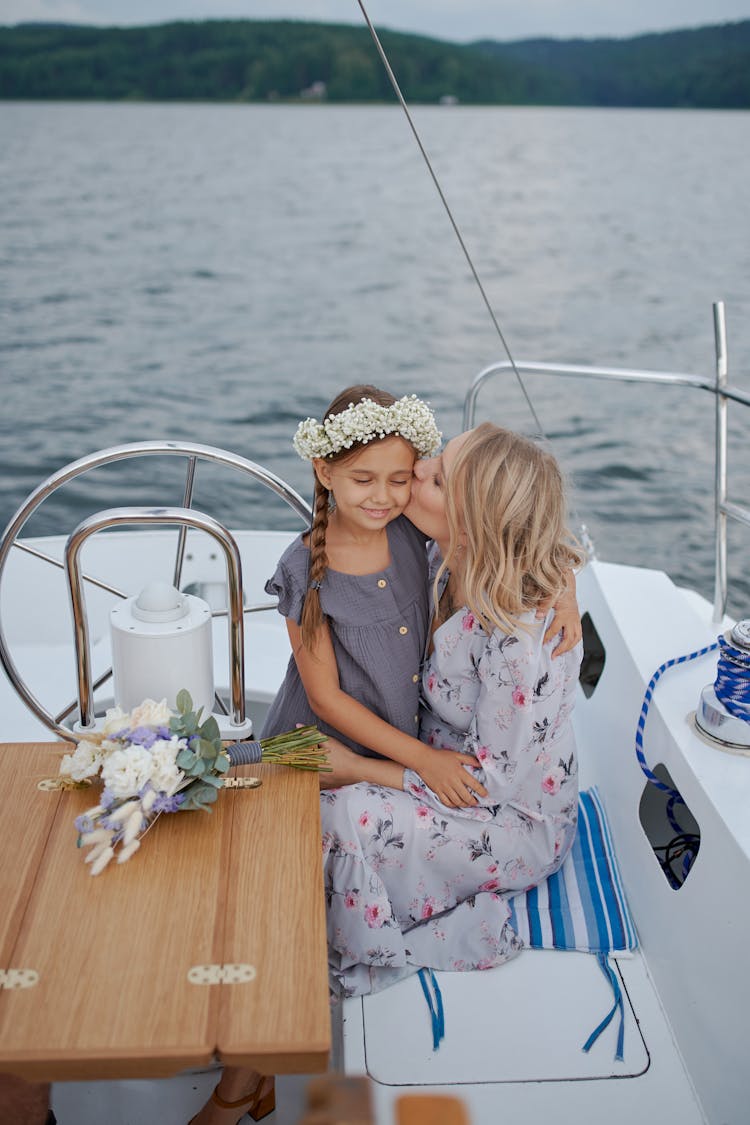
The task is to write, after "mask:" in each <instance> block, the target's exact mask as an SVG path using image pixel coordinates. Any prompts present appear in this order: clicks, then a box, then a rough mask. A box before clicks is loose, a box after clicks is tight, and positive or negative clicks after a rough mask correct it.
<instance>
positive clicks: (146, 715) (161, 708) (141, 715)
mask: <svg viewBox="0 0 750 1125" xmlns="http://www.w3.org/2000/svg"><path fill="white" fill-rule="evenodd" d="M171 717H172V712H171V711H170V710H169V708H168V707H167V701H166V699H162V700H161V702H160V703H156V702H155V701H154V700H153V699H144V701H143V703H141V705H140V706H139V707H136V708H135V710H134V711H133V712H132V713H131V716H130V727H131V730H132V729H134V728H135V727H166V726H169V720H170V718H171Z"/></svg>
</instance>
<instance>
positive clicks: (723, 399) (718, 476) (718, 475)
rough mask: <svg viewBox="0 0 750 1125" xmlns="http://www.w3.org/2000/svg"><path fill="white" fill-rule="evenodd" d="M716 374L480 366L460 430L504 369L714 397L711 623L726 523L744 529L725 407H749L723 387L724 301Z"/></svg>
mask: <svg viewBox="0 0 750 1125" xmlns="http://www.w3.org/2000/svg"><path fill="white" fill-rule="evenodd" d="M713 313H714V344H715V351H716V374H715V377H714V378H713V379H707V378H703V377H701V376H699V375H687V374H684V373H682V372H675V371H649V370H638V369H635V368H625V367H597V366H588V365H585V364H565V363H532V362H526V361H523V360H516V361H515V363H511V362H510V361H508V360H503V361H502V362H499V363H493V364H491V365H490V366H489V367H485V368H484V370H482V371H480V372H479V374H478V375H477V376H476V377H475V378H474V380H473V382H472V384H471V386H470V387H469V390H468V391H467V393H466V397H465V399H464V412H463V429H465V430H468V429H471V427H472V426H473V425H474V424H475V418H476V404H477V397H478V395H479V392H480V390H481V389H482V387H483V386H484V385H485V383H487V382H488V380H490V379H492V378H494V377H495V376H496V375H503V374H507V373H508V372H509V371H512V372H514V373H515V372H517V373H518V374H519V375H555V376H575V377H582V378H586V379H598V380H603V381H605V382H619V383H623V382H625V383H662V384H664V383H669V384H671V385H673V386H681V387H692V388H694V389H696V390H700V391H707V392H708V393H709V394H712V395H713V396H714V397H715V414H716V425H715V438H714V512H715V533H714V539H715V544H714V608H713V620H714V622H716V623H717V624H718V623H719V622H721V620H722V619H723V617H724V613H725V611H726V605H727V519H733V520H735V521H736V522H738V523H742V524H744V525H745V526H746V527H750V508H748V507H747V506H746V505H744V504H738V503H735V502H733V501H731V500H730V499H729V497H728V494H727V404H728V402H729V401H732V402H736V403H739V404H740V405H741V406H750V394H748V393H747V392H746V391H742V390H740V389H739V388H737V387H730V386H729V374H728V372H729V363H728V355H727V334H726V321H725V316H724V302H723V301H717V302H716V303H715V304H714V306H713Z"/></svg>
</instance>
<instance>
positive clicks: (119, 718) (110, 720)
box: [102, 707, 128, 734]
mask: <svg viewBox="0 0 750 1125" xmlns="http://www.w3.org/2000/svg"><path fill="white" fill-rule="evenodd" d="M127 725H128V715H127V712H126V711H123V709H122V707H110V708H109V710H108V711H107V713H106V715H105V716H104V725H103V726H102V731H103V733H104V734H115V733H116V732H117V731H118V730H122V729H123V727H126V726H127Z"/></svg>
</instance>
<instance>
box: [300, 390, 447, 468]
mask: <svg viewBox="0 0 750 1125" xmlns="http://www.w3.org/2000/svg"><path fill="white" fill-rule="evenodd" d="M389 434H397V435H398V436H399V437H402V438H403V439H404V441H408V442H409V444H410V445H413V446H414V448H415V449H416V451H417V453H418V454H419V456H420V457H431V456H432V455H433V454H435V453H437V451H438V449H439V448H440V439H441V438H442V436H443V435H442V434H441V432H440V430H439V429H438V428H437V426H436V425H435V416H434V414H433V413H432V411H431V410H430V408H429V406H428V405H427V403H426V402H422V400H421V399H419V398H417V396H416V395H404V397H403V398H400V399H398V401H397V402H394V403H393V404H392V406H379V405H378V403H376V402H373V401H372V399H370V398H365V399H363V400H362V402H357V403H353V402H351V403H349V405H348V406H347V408H346V410H342V411H341V413H340V414H329V415H328V417H327V418H324V419H323V423H322V424H321V423H320V422H318V421H317V420H316V419H315V418H305V420H304V422H300V424H299V426H297V432H296V434H295V435H294V441H293V443H292V444H293V445H294V449H295V452H296V453H298V454H299V456H300V457H302V458H303V459H304V460H305V461H312V460H313V458H315V457H330V456H331V454H332V453H341V452H342V450H344V449H351V447H352V446H353V445H355V444H358V445H367V443H368V442H370V441H374V439H375V438H384V437H387V436H388V435H389Z"/></svg>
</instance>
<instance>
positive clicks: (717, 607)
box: [713, 301, 729, 625]
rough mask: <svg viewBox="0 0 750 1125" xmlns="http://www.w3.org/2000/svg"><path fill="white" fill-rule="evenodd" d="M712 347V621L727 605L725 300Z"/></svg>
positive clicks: (717, 312)
mask: <svg viewBox="0 0 750 1125" xmlns="http://www.w3.org/2000/svg"><path fill="white" fill-rule="evenodd" d="M713 310H714V346H715V350H716V435H715V439H714V445H715V453H714V455H715V465H714V520H715V530H714V550H715V563H714V568H715V569H714V613H713V621H714V624H716V625H718V624H719V623H720V622H721V621H722V620H723V618H724V614H725V612H726V608H727V514H726V501H727V405H728V404H727V397H726V394H725V393H724V392H725V390H726V387H727V383H728V381H729V363H728V359H727V325H726V318H725V315H724V302H723V301H715V302H714V305H713Z"/></svg>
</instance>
